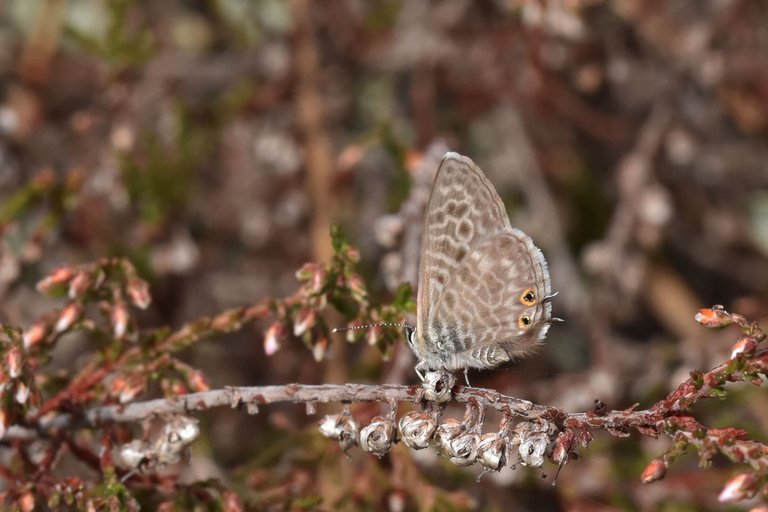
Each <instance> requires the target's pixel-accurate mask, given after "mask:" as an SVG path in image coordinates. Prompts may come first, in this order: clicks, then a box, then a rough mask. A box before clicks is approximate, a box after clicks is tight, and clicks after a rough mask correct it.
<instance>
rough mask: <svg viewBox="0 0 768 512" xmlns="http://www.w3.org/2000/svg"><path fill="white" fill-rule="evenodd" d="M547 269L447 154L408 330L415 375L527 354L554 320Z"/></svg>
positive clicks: (427, 222)
mask: <svg viewBox="0 0 768 512" xmlns="http://www.w3.org/2000/svg"><path fill="white" fill-rule="evenodd" d="M555 295H556V293H555V294H553V293H552V291H551V285H550V278H549V270H548V269H547V262H546V260H545V259H544V255H543V254H542V253H541V251H540V250H539V249H538V248H537V247H536V246H535V245H534V244H533V241H532V240H531V238H530V237H529V236H528V235H526V234H525V233H523V232H522V231H520V230H519V229H515V228H513V227H512V226H511V224H510V222H509V217H508V215H507V212H506V209H505V207H504V203H502V201H501V198H499V195H498V194H497V193H496V189H495V188H494V187H493V185H492V184H491V182H490V181H489V180H488V178H486V177H485V175H484V174H483V171H481V170H480V168H479V167H478V166H477V165H475V163H474V162H473V161H472V160H470V159H469V158H467V157H465V156H462V155H459V154H457V153H446V154H445V156H444V157H443V159H442V161H441V163H440V167H439V168H438V170H437V175H436V176H435V181H434V184H433V186H432V192H431V194H430V197H429V201H428V203H427V209H426V214H425V217H424V231H423V234H422V242H421V255H420V261H419V274H418V291H417V301H416V309H417V311H416V327H415V328H414V327H411V326H405V333H406V337H407V340H408V344H409V345H410V347H411V349H412V350H413V352H414V353H415V354H416V357H417V358H418V359H419V363H418V364H417V365H416V368H415V370H416V373H417V374H418V375H419V377H421V379H422V380H423V379H424V373H425V372H426V371H429V370H441V369H444V370H449V371H450V370H459V369H461V370H464V374H465V378H466V374H467V370H469V369H490V368H494V367H496V366H499V365H501V364H503V363H506V362H508V361H513V360H517V359H520V358H522V357H524V356H526V355H528V354H530V353H532V352H533V351H534V350H535V349H536V348H537V347H538V346H539V345H540V344H541V343H542V341H543V340H544V337H545V336H546V334H547V331H548V329H549V327H550V325H551V323H552V322H553V321H555V320H559V319H556V318H553V317H552V304H551V302H550V300H551V299H552V298H553V297H554V296H555Z"/></svg>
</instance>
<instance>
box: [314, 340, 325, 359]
mask: <svg viewBox="0 0 768 512" xmlns="http://www.w3.org/2000/svg"><path fill="white" fill-rule="evenodd" d="M326 350H328V340H327V339H326V338H324V337H323V338H320V339H319V340H317V341H316V342H315V344H314V345H313V346H312V357H314V358H315V361H317V362H318V363H319V362H321V361H322V360H323V358H324V357H325V351H326Z"/></svg>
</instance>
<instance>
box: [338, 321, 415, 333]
mask: <svg viewBox="0 0 768 512" xmlns="http://www.w3.org/2000/svg"><path fill="white" fill-rule="evenodd" d="M371 327H410V325H408V324H405V323H394V322H377V323H375V324H364V325H353V326H351V327H336V328H335V329H333V330H332V331H331V332H346V331H358V330H360V329H370V328H371Z"/></svg>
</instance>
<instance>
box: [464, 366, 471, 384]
mask: <svg viewBox="0 0 768 512" xmlns="http://www.w3.org/2000/svg"><path fill="white" fill-rule="evenodd" d="M464 382H466V383H467V387H470V386H471V384H470V383H469V369H468V368H464Z"/></svg>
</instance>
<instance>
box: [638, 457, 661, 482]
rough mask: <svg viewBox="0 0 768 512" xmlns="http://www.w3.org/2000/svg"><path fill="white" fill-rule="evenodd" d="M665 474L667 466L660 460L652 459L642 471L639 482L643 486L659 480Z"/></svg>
mask: <svg viewBox="0 0 768 512" xmlns="http://www.w3.org/2000/svg"><path fill="white" fill-rule="evenodd" d="M666 474H667V465H666V464H664V461H662V460H661V459H653V460H652V461H651V462H650V464H648V465H647V466H646V467H645V469H644V470H643V474H642V475H641V476H640V480H642V482H643V483H644V484H649V483H651V482H655V481H656V480H661V479H662V478H664V476H665V475H666Z"/></svg>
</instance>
